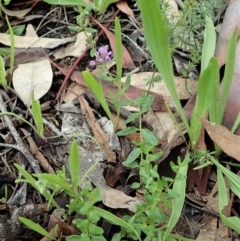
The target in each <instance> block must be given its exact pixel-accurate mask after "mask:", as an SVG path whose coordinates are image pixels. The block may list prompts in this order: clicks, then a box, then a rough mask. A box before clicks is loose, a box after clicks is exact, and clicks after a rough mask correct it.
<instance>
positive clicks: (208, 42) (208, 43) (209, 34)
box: [201, 16, 216, 73]
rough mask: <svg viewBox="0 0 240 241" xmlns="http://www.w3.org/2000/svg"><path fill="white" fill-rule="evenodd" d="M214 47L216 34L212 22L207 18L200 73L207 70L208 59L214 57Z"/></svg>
mask: <svg viewBox="0 0 240 241" xmlns="http://www.w3.org/2000/svg"><path fill="white" fill-rule="evenodd" d="M215 46H216V32H215V28H214V25H213V21H212V19H211V18H209V17H208V16H206V17H205V30H204V42H203V49H202V59H201V73H202V72H203V71H204V70H205V69H206V68H207V66H208V64H209V61H210V59H211V58H212V57H213V56H214V51H215Z"/></svg>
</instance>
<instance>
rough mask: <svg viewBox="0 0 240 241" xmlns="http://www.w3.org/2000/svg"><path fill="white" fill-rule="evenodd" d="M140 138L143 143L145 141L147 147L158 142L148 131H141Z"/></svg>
mask: <svg viewBox="0 0 240 241" xmlns="http://www.w3.org/2000/svg"><path fill="white" fill-rule="evenodd" d="M142 136H143V139H144V141H146V142H147V144H148V145H154V146H157V145H158V140H157V138H156V136H155V135H154V134H153V133H152V132H151V131H150V130H148V129H142Z"/></svg>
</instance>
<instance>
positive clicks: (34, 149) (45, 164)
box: [21, 128, 56, 174]
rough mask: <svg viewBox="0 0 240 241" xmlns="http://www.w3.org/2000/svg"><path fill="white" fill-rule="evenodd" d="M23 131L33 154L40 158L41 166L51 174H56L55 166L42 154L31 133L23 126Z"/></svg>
mask: <svg viewBox="0 0 240 241" xmlns="http://www.w3.org/2000/svg"><path fill="white" fill-rule="evenodd" d="M21 131H22V133H23V134H24V135H25V137H26V138H27V141H28V143H29V150H30V152H31V153H32V155H33V156H34V157H35V158H36V159H37V160H38V162H39V164H40V166H41V167H42V168H43V169H44V170H45V171H46V172H48V173H50V174H56V173H55V171H54V170H53V168H52V167H51V166H50V164H49V163H48V161H47V160H46V158H45V157H44V156H43V155H42V153H41V152H40V151H39V148H38V146H37V145H36V144H35V142H34V140H33V139H32V137H31V135H30V134H29V133H28V132H27V131H26V130H25V129H22V128H21Z"/></svg>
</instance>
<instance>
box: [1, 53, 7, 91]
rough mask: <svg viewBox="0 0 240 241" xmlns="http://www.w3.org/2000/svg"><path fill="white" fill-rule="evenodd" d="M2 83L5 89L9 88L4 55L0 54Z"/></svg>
mask: <svg viewBox="0 0 240 241" xmlns="http://www.w3.org/2000/svg"><path fill="white" fill-rule="evenodd" d="M0 84H1V85H2V87H3V88H4V89H6V88H7V79H6V71H5V66H4V62H3V58H2V56H0Z"/></svg>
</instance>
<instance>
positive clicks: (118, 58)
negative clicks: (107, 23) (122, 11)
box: [115, 17, 122, 82]
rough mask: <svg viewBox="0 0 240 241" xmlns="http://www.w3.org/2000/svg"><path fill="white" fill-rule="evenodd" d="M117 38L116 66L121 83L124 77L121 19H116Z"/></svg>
mask: <svg viewBox="0 0 240 241" xmlns="http://www.w3.org/2000/svg"><path fill="white" fill-rule="evenodd" d="M115 36H116V56H115V59H116V66H117V78H118V79H119V80H120V82H121V77H122V33H121V25H120V21H119V19H118V18H117V17H116V18H115Z"/></svg>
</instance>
